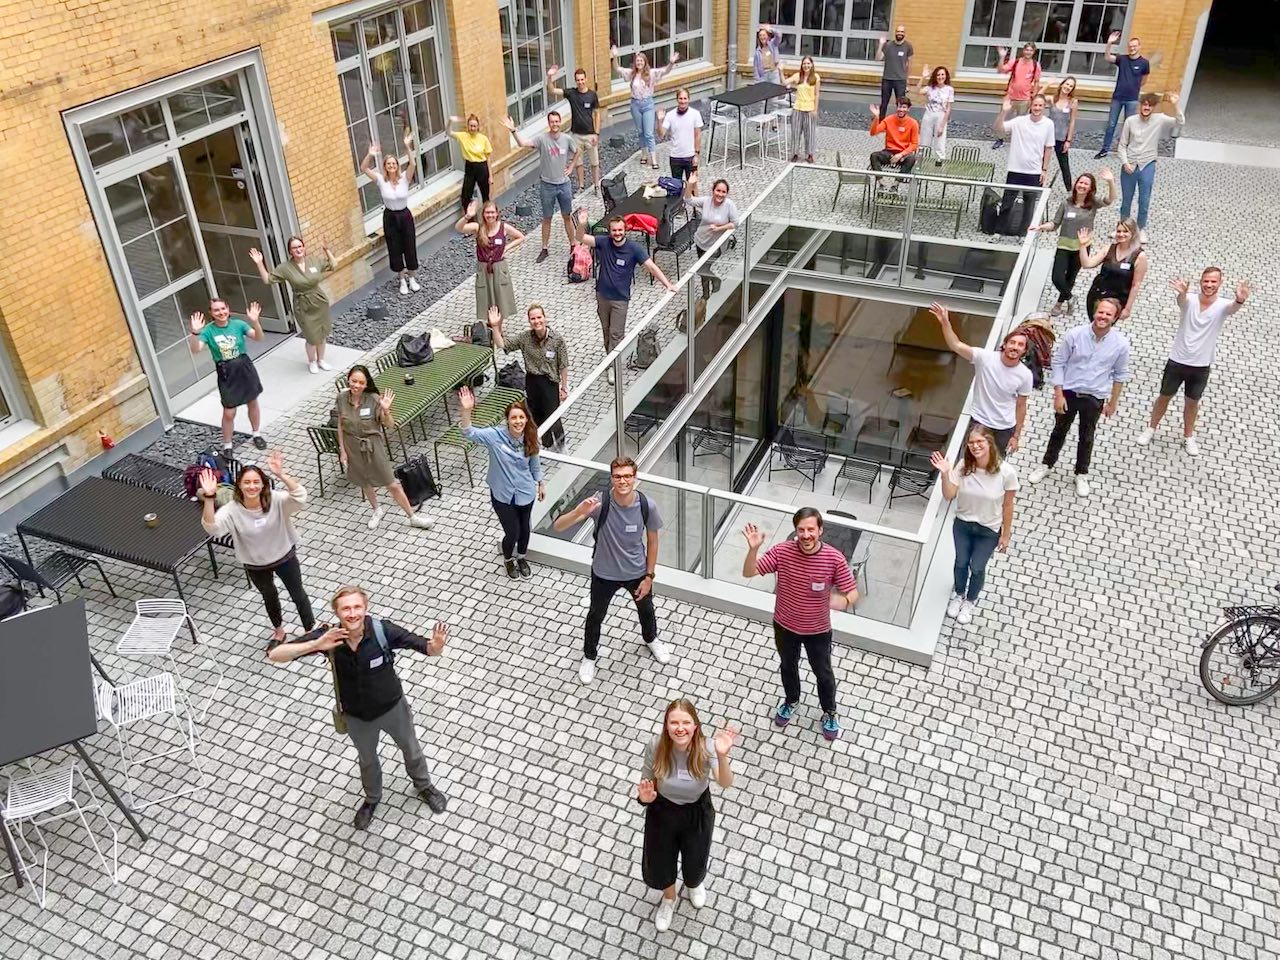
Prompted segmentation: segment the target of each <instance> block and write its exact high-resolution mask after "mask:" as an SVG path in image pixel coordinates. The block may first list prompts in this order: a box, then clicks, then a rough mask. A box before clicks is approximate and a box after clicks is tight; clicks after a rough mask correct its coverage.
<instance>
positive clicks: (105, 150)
mask: <svg viewBox="0 0 1280 960" xmlns="http://www.w3.org/2000/svg"><path fill="white" fill-rule="evenodd" d="M80 131H81V133H82V135H83V136H84V142H85V147H86V148H87V149H88V151H89V160H90V162H91V163H92V164H93V165H94V166H95V167H100V166H102V165H103V164H105V163H110V162H111V161H112V160H119V159H120V158H121V157H125V156H128V155H129V154H130V153H137V152H138V151H139V150H142V149H144V148H145V147H149V146H151V145H152V144H156V143H163V142H164V141H165V140H167V139H168V137H169V132H168V128H167V127H166V126H165V122H164V111H163V110H162V109H161V107H160V102H159V101H158V100H157V101H154V102H152V103H146V104H143V105H142V106H140V107H135V108H134V109H132V110H125V111H123V112H121V113H117V114H114V115H113V116H110V117H102V118H100V119H98V120H91V121H89V122H88V123H86V124H84V125H82V126H81V128H80Z"/></svg>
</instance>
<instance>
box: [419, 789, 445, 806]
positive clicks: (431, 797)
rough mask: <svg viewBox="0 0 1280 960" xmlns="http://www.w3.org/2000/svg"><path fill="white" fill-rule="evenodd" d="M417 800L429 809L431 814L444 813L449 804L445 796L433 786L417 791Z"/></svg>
mask: <svg viewBox="0 0 1280 960" xmlns="http://www.w3.org/2000/svg"><path fill="white" fill-rule="evenodd" d="M418 799H419V800H421V801H422V802H423V803H425V804H426V805H427V806H428V807H430V808H431V812H432V813H444V810H445V807H446V806H448V804H449V801H448V799H447V798H446V797H445V795H444V794H443V793H441V792H440V791H439V790H437V789H436V788H435V787H434V786H431V787H427V789H425V790H419V791H418Z"/></svg>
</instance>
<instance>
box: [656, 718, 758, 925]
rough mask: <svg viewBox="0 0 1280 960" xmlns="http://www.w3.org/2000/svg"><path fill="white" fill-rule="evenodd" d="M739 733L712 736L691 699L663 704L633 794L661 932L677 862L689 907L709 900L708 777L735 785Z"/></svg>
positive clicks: (711, 816) (672, 900)
mask: <svg viewBox="0 0 1280 960" xmlns="http://www.w3.org/2000/svg"><path fill="white" fill-rule="evenodd" d="M739 739H740V733H739V732H738V730H737V728H736V727H733V726H726V727H725V728H723V729H722V730H720V731H719V732H718V733H716V735H715V736H714V737H711V738H708V737H707V736H706V735H705V734H704V733H703V732H702V721H701V720H699V719H698V711H697V709H695V708H694V705H693V704H692V703H691V702H690V701H689V700H686V699H684V698H680V699H679V700H672V701H671V702H670V703H669V704H667V709H666V712H665V713H664V714H663V718H662V732H661V733H659V734H658V735H657V736H656V737H654V738H653V739H652V740H650V741H649V744H648V745H647V746H646V747H645V751H644V763H643V767H642V769H641V773H640V785H639V787H638V789H637V799H638V800H639V801H640V804H641V805H642V806H643V807H644V808H645V811H644V850H643V853H642V855H641V860H640V872H641V874H642V875H643V876H644V882H645V884H646V885H647V886H648V887H649V888H650V889H652V890H661V891H662V899H661V900H660V901H659V903H658V912H657V914H655V916H654V919H653V925H654V926H655V927H657V929H658V932H659V933H661V932H662V931H664V930H667V929H668V928H669V927H670V926H671V918H672V917H673V916H674V915H675V910H676V866H677V861H678V862H679V866H680V868H681V870H680V872H681V874H682V875H683V876H684V889H685V892H686V893H687V894H688V895H689V902H690V903H691V904H693V906H694V908H695V909H697V908H700V907H702V906H703V905H704V904H705V903H706V902H707V888H706V883H705V880H706V876H707V863H708V861H709V860H710V859H711V835H712V830H713V828H714V827H715V819H716V812H715V808H714V807H712V805H711V789H710V785H711V778H712V777H714V778H715V781H716V783H718V784H719V785H720V786H721V788H724V789H727V788H729V787H731V786H733V771H732V770H730V768H729V751H730V750H732V749H733V746H734V744H736V743H737V742H738V740H739Z"/></svg>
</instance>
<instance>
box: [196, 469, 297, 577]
mask: <svg viewBox="0 0 1280 960" xmlns="http://www.w3.org/2000/svg"><path fill="white" fill-rule="evenodd" d="M306 504H307V491H306V488H305V487H303V486H302V485H301V484H299V485H298V489H297V492H295V493H289V491H287V490H272V491H271V509H270V510H268V511H267V512H266V513H263V512H262V511H261V510H246V509H245V508H244V507H242V506H241V505H240V504H238V503H236V502H235V501H234V500H233V501H232V502H231V503H228V504H226V505H225V506H222V507H219V508H218V510H217V512H216V513H215V514H214V515H213V522H212V523H209V522H207V521H205V520H204V519H203V518H201V521H200V523H201V526H203V527H204V532H205V533H207V534H209V536H211V537H221V536H225V535H226V534H228V533H229V534H231V545H232V546H233V547H235V551H236V559H237V560H239V561H240V562H241V563H242V564H244V565H245V566H246V567H259V568H261V567H271V566H275V565H276V564H277V563H279V562H280V561H281V560H283V559H284V558H285V557H286V556H288V554H289V552H290V551H291V550H293V548H294V547H296V546H297V545H298V532H297V531H296V530H295V529H294V528H293V515H294V514H295V513H297V512H298V511H299V510H301V509H302V508H303V507H304V506H306Z"/></svg>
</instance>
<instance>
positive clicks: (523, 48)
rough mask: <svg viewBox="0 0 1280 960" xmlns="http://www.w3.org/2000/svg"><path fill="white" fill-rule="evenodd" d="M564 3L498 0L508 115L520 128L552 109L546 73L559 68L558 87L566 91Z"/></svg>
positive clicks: (537, 0) (556, 81)
mask: <svg viewBox="0 0 1280 960" xmlns="http://www.w3.org/2000/svg"><path fill="white" fill-rule="evenodd" d="M563 2H564V0H498V19H499V24H500V30H501V32H502V71H503V74H504V75H505V77H506V82H507V112H508V113H509V114H510V115H511V119H513V120H514V121H515V122H516V125H517V126H524V125H525V124H526V123H529V122H530V121H531V120H536V119H537V118H538V117H540V116H542V114H543V113H545V112H546V111H547V110H548V109H550V107H551V98H550V97H549V96H547V71H548V70H550V69H551V68H552V67H559V68H560V69H559V71H558V72H557V73H556V75H555V77H554V82H555V85H556V86H558V87H566V86H569V85H570V84H569V83H568V82H567V81H566V79H565V78H566V77H567V76H569V75H570V72H569V68H568V64H566V63H565V59H564V9H563V6H562V4H563Z"/></svg>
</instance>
